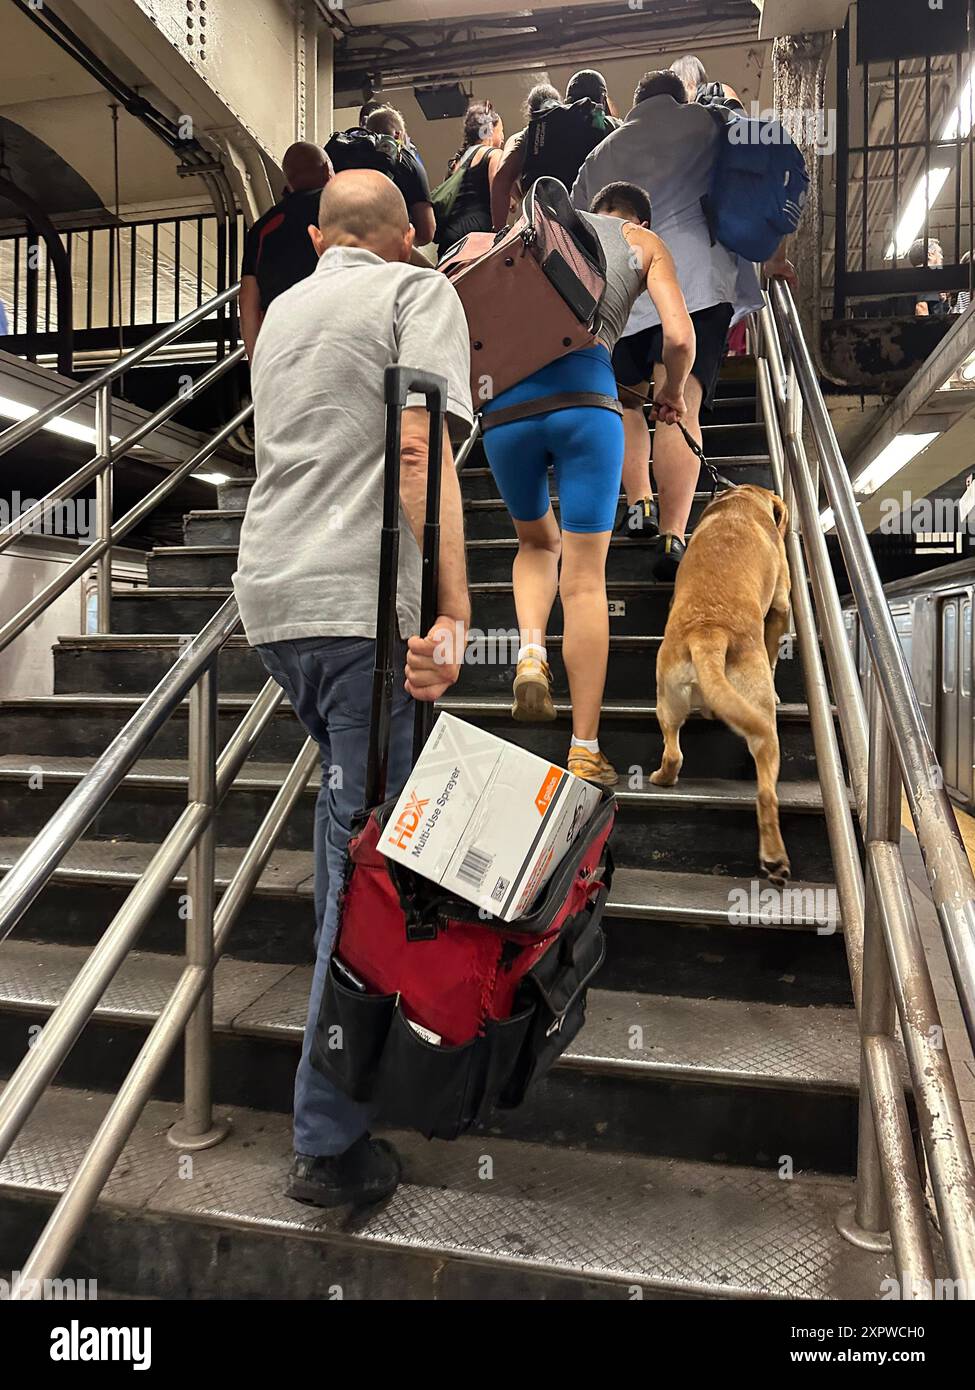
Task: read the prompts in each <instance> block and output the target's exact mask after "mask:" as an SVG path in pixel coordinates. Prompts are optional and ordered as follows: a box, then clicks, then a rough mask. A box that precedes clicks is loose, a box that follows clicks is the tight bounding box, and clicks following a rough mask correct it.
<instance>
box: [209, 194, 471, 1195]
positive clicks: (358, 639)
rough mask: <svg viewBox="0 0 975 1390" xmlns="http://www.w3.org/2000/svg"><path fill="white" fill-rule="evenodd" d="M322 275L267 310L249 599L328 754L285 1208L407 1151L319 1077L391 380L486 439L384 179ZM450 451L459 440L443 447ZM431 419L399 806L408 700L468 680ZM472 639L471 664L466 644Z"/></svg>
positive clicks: (456, 558) (266, 649) (422, 437)
mask: <svg viewBox="0 0 975 1390" xmlns="http://www.w3.org/2000/svg"><path fill="white" fill-rule="evenodd" d="M309 231H310V235H311V239H312V242H313V244H314V247H315V250H316V252H317V253H318V255H319V256H320V260H319V261H318V263H317V266H316V269H315V271H314V272H313V274H312V275H310V276H309V277H308V279H307V280H305V281H303V282H302V283H301V284H300V285H296V286H295V287H294V288H293V289H290V290H287V291H286V292H285V293H284V294H282V295H280V296H279V297H278V298H277V299H276V300H275V301H274V303H273V304H272V305H271V307H270V310H269V312H268V314H267V317H266V318H265V321H264V325H263V328H262V330H261V335H260V339H259V341H258V344H257V349H256V351H255V354H254V361H253V367H252V373H251V383H252V389H253V396H254V427H255V457H256V466H257V480H256V482H255V483H254V487H253V489H252V491H251V496H250V500H249V502H248V504H247V512H246V514H245V517H244V523H243V526H242V528H241V535H240V553H239V558H238V565H237V572H236V574H235V575H234V589H235V591H236V594H237V601H238V603H239V605H240V613H241V618H242V620H243V624H244V630H245V632H246V634H247V639H248V641H249V642H250V643H251V645H252V646H254V647H255V648H256V649H257V651H258V653H259V655H260V658H261V661H262V662H263V663H264V666H265V667H266V669H267V670H268V672H269V673H270V674H271V675H272V676H273V677H274V679H275V680H276V681H277V682H278V684H279V685H281V686H282V688H283V689H284V691H285V693H286V695H287V696H288V699H289V700H290V702H291V704H292V706H293V708H294V711H295V713H296V714H297V716H298V718H299V719H300V721H301V723H302V724H303V725H304V727H305V728H306V729H307V731H308V732H309V733H310V734H311V736H312V737H313V738H314V739H316V741H317V742H318V744H319V746H320V748H321V763H322V781H321V790H320V791H319V794H318V801H317V805H316V810H315V843H314V848H315V917H316V924H317V933H316V946H317V955H316V962H315V970H314V974H313V977H312V985H311V997H310V999H309V1004H308V1020H307V1024H306V1028H305V1037H304V1044H303V1047H302V1053H301V1061H300V1064H299V1066H298V1075H297V1078H296V1081H295V1114H294V1145H295V1161H294V1165H293V1167H292V1170H291V1175H290V1178H289V1183H288V1188H287V1191H288V1195H289V1196H291V1197H293V1198H295V1199H296V1200H297V1201H301V1202H310V1203H313V1204H314V1205H317V1206H326V1207H327V1206H340V1205H343V1204H345V1203H355V1204H358V1203H363V1202H374V1201H379V1200H380V1199H381V1198H383V1197H385V1196H388V1195H389V1193H390V1192H392V1191H393V1189H394V1188H395V1187H396V1184H397V1182H398V1181H399V1172H400V1168H399V1161H398V1158H397V1156H396V1153H395V1150H393V1149H392V1147H391V1146H390V1145H389V1144H387V1143H385V1142H384V1141H382V1140H376V1139H371V1138H370V1137H369V1134H368V1123H369V1119H370V1111H369V1109H368V1108H367V1107H366V1106H363V1105H360V1104H358V1103H356V1102H354V1101H352V1100H350V1099H349V1098H348V1097H347V1096H345V1095H344V1094H343V1093H342V1092H341V1091H339V1090H338V1089H337V1088H336V1087H335V1086H333V1085H332V1084H331V1083H330V1082H329V1081H326V1079H325V1078H324V1077H323V1076H322V1075H321V1074H320V1073H319V1072H317V1071H315V1070H314V1068H313V1067H312V1065H311V1061H310V1053H311V1045H312V1041H313V1038H314V1034H315V1027H316V1024H317V1021H318V1012H319V1007H320V1003H321V997H322V991H323V988H324V983H325V974H326V970H327V968H328V962H329V957H330V955H331V951H332V945H333V943H334V939H335V934H336V930H337V927H338V895H339V889H340V887H341V884H342V877H343V871H344V866H345V857H346V850H347V846H348V841H349V836H350V833H351V830H352V822H353V818H354V817H355V816H356V814H357V813H358V812H359V811H360V810H362V809H363V801H364V797H365V789H364V784H365V770H366V768H365V765H366V751H367V746H368V742H369V720H370V710H371V692H372V679H373V667H374V665H375V649H376V642H375V638H376V606H377V602H378V589H379V548H380V527H381V519H382V499H383V477H384V438H385V404H384V399H383V376H384V371H385V368H386V367H388V366H392V365H397V364H399V365H403V366H407V367H417V368H422V369H423V370H424V371H426V372H431V373H436V374H438V375H440V376H443V377H446V379H447V384H448V391H447V419H448V423H450V424H452V425H453V426H454V427H455V428H456V429H458V430H459V431H462V432H464V433H466V432H467V431H468V430H469V429H470V427H471V424H472V420H473V416H472V412H471V397H470V385H469V374H470V347H469V341H468V333H467V321H466V319H465V317H464V311H463V309H462V308H461V304H460V300H459V299H458V298H457V295H456V293H455V291H454V289H453V286H452V285H451V284H450V283H449V281H448V280H447V279H445V277H444V276H442V275H439V274H438V273H437V272H436V271H435V270H433V269H430V268H427V269H420V268H419V267H417V266H414V265H411V264H409V260H410V254H411V251H412V248H413V238H414V233H413V228H412V227H411V226H410V223H409V219H408V217H407V212H406V204H405V203H404V202H403V198H402V196H401V194H400V193H399V191H398V190H397V189H396V188H395V187H394V185H393V184H392V183H391V182H390V180H389V179H388V178H387V177H386V176H385V174H381V173H379V172H378V171H377V170H367V169H353V170H348V171H347V172H344V173H340V174H337V175H336V176H335V177H334V178H333V179H332V180H331V181H330V182H329V184H328V186H327V187H326V189H325V192H324V193H323V195H322V199H321V209H320V213H319V221H318V226H317V227H311V228H309ZM445 436H446V429H445ZM427 453H428V416H427V412H426V410H425V409H424V407H423V398H422V396H413V397H411V398H410V399H409V400H408V402H407V409H406V410H405V411H404V412H403V419H402V446H401V450H400V464H401V479H400V501H401V529H402V540H401V544H400V560H399V588H398V599H397V611H398V618H399V646H398V651H397V654H396V659H397V660H398V662H399V663H400V664H401V667H402V669H403V671H404V675H405V681H404V682H403V683H401V684H400V685H399V687H398V689H397V690H396V691H395V693H394V698H393V709H392V717H391V724H392V734H391V742H390V748H389V764H388V774H387V788H386V790H387V793H388V794H389V795H390V796H394V795H398V793H399V791H400V790H401V788H402V786H403V783H404V782H405V780H406V777H407V775H408V773H409V770H410V765H411V751H412V748H411V735H412V725H413V701H414V700H437V699H439V698H440V696H441V695H442V694H443V693H444V691H445V690H447V689H448V688H449V687H450V686H451V685H452V684H453V682H454V681H455V680H456V679H457V676H458V674H459V662H460V661H461V660H462V657H463V643H464V640H465V639H464V637H463V634H464V633H465V632H466V628H467V624H468V623H469V620H470V606H469V600H468V593H467V576H466V568H465V558H464V529H463V518H462V512H461V498H460V487H459V484H458V481H457V474H456V472H455V469H454V466H453V459H452V456H451V449H450V441H449V438H447V437H445V439H444V450H443V481H442V486H443V501H442V506H441V514H440V525H441V538H440V573H439V594H438V612H439V614H440V616H439V617H438V618H437V620H436V622H435V623H434V625H433V627H432V628H431V629H430V631H429V632H426V633H421V632H420V631H419V618H420V575H421V554H420V545H421V539H422V534H423V521H424V508H425V498H426V473H427ZM458 640H459V642H460V646H455V645H453V644H454V643H455V642H457V641H458Z"/></svg>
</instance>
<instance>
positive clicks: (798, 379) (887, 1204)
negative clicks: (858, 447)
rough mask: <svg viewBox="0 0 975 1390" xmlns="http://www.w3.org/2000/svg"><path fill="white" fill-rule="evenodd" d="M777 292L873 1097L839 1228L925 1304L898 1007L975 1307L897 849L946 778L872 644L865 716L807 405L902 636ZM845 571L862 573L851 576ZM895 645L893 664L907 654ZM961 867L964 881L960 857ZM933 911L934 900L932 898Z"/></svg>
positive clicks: (855, 548) (959, 1143) (855, 545)
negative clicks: (906, 730) (809, 451)
mask: <svg viewBox="0 0 975 1390" xmlns="http://www.w3.org/2000/svg"><path fill="white" fill-rule="evenodd" d="M772 294H773V297H774V301H775V314H774V315H773V314H772V313H770V312H769V309H768V306H766V309H765V311H764V312H763V315H762V325H761V326H762V335H761V336H762V338H763V340H764V344H765V349H764V350H765V352H766V356H767V358H768V361H765V360H760V361H759V364H758V372H759V394H760V398H761V401H762V408H763V415H764V418H765V421H766V426H767V430H768V435H769V450H770V457H771V460H772V465H773V472H775V474H776V482H777V485H782V486H785V485H786V484H789V485H790V496H789V499H788V500H789V501H790V502H794V503H795V504H797V505H796V510H797V512H798V521H799V523H800V525H801V533H802V541H803V546H802V547H800V546H799V543H798V537H796V536H795V535H790V536H789V537H788V538H787V542H786V544H787V550H788V555H789V561H790V565H791V567H792V578H793V611H794V614H795V619H796V628H797V634H798V636H799V639H800V646H801V650H802V655H803V664H804V669H805V673H806V676H807V691H808V696H809V704H810V718H811V723H812V727H813V737H814V741H815V747H816V755H817V763H818V767H819V772H820V781H821V784H822V787H823V798H824V807H825V809H826V813H827V829H828V833H829V838H830V846H831V849H832V852H833V858H834V864H835V868H836V876H837V889H838V892H839V895H840V900H841V906H842V912H843V920H844V933H845V935H846V938H847V940H846V947H847V955H848V959H849V963H850V975H851V981H852V984H853V992H854V1000H855V1003H856V1007H857V1015H858V1021H859V1027H860V1036H861V1094H862V1096H863V1097H864V1099H865V1100H866V1101H867V1102H868V1103H866V1104H861V1107H860V1136H859V1157H858V1165H857V1199H856V1203H855V1206H854V1207H853V1208H851V1209H849V1210H847V1211H845V1212H843V1213H842V1214H841V1216H840V1217H839V1218H838V1222H837V1224H838V1225H839V1227H840V1229H841V1230H842V1231H843V1233H844V1235H846V1236H847V1238H848V1239H850V1240H851V1241H853V1242H854V1243H856V1244H860V1245H866V1246H867V1247H868V1248H871V1249H878V1248H882V1245H883V1243H884V1239H885V1237H884V1232H885V1231H886V1230H887V1229H888V1228H889V1231H890V1242H891V1244H892V1246H893V1249H894V1253H895V1258H896V1262H897V1268H898V1272H899V1275H900V1277H901V1280H902V1288H904V1287H905V1286H906V1289H907V1296H910V1297H913V1298H925V1297H926V1298H930V1297H931V1296H932V1293H931V1289H932V1286H933V1270H934V1259H933V1253H932V1249H931V1241H930V1235H929V1231H928V1223H927V1221H926V1215H925V1204H924V1183H923V1180H922V1175H921V1173H920V1171H919V1168H918V1164H917V1159H916V1157H915V1155H914V1153H913V1148H912V1143H911V1135H910V1127H909V1124H908V1121H907V1115H906V1109H905V1107H904V1101H903V1090H902V1083H901V1079H900V1072H899V1065H898V1055H899V1054H898V1048H897V1045H896V1041H895V1006H896V1013H897V1016H898V1017H899V1019H900V1029H901V1037H902V1039H903V1044H904V1051H905V1053H906V1056H907V1061H908V1066H909V1070H910V1074H911V1079H912V1083H913V1088H914V1095H915V1099H916V1103H917V1107H918V1114H919V1119H920V1129H921V1138H922V1143H923V1147H924V1152H925V1156H926V1158H927V1163H928V1166H929V1168H930V1173H931V1182H932V1189H933V1193H934V1198H935V1202H936V1205H937V1208H938V1214H939V1217H940V1225H941V1232H942V1235H943V1238H944V1244H945V1251H946V1255H947V1258H948V1262H949V1265H950V1267H951V1270H952V1273H953V1275H954V1277H955V1278H957V1279H959V1280H961V1281H962V1285H961V1287H962V1289H963V1293H962V1296H963V1297H968V1298H975V1165H973V1162H972V1155H971V1149H970V1145H969V1143H968V1137H967V1132H966V1128H965V1123H964V1116H963V1113H962V1111H961V1106H960V1103H959V1099H958V1092H957V1087H956V1084H955V1079H954V1075H953V1072H952V1069H951V1063H950V1060H949V1058H948V1055H947V1052H946V1051H945V1049H944V1048H943V1046H940V1045H939V1039H940V1038H941V1037H942V1036H943V1030H942V1028H941V1021H940V1015H939V1011H938V1005H937V1000H936V998H935V995H934V990H933V988H932V985H931V979H930V973H929V970H928V965H927V960H926V957H925V954H924V949H923V946H922V944H921V940H920V935H919V932H918V926H917V920H916V915H915V911H914V905H913V901H912V899H911V896H910V888H909V885H908V882H907V877H906V873H905V870H904V865H903V861H902V859H901V855H900V844H899V838H900V790H901V781H902V779H903V781H904V782H905V784H907V783H909V781H910V779H911V777H912V776H913V777H914V779H915V783H919V782H922V781H924V782H926V783H927V784H928V785H931V786H934V785H935V784H936V782H937V779H936V778H934V777H932V776H931V771H932V769H933V768H934V767H936V766H937V764H936V761H935V759H934V754H933V750H930V748H929V762H928V764H927V772H926V776H924V777H922V776H921V774H922V773H923V772H924V768H923V767H918V766H916V765H914V764H913V763H912V749H911V747H910V745H909V743H908V741H907V740H906V739H905V737H904V735H903V730H902V728H901V727H900V725H899V724H898V722H897V717H896V715H895V717H892V716H891V712H890V711H891V708H893V709H894V710H895V711H897V712H898V713H899V710H900V705H899V703H898V702H896V701H893V702H892V704H891V705H888V704H887V700H886V697H885V699H884V702H883V704H881V701H880V699H879V698H878V697H877V695H876V692H877V691H878V690H879V691H880V693H881V694H882V693H883V688H884V684H885V682H884V681H883V680H882V679H879V676H880V672H881V669H882V663H883V660H884V655H885V654H884V652H883V649H882V647H881V646H880V645H879V644H877V643H874V644H873V645H872V646H871V655H872V658H873V662H874V670H875V671H877V673H878V682H875V683H874V691H875V698H874V700H873V704H872V708H871V711H870V719H869V725H868V723H867V717H866V711H865V709H864V704H863V697H862V691H861V688H860V685H859V681H858V680H857V678H856V674H855V670H854V669H853V668H852V658H851V655H850V651H849V646H848V644H847V641H846V634H845V630H844V629H843V627H842V623H841V622H840V623H837V621H836V614H837V612H838V606H839V599H838V594H837V590H836V584H835V580H834V578H833V574H832V568H831V566H830V563H829V557H828V553H827V551H826V547H825V543H824V540H823V536H822V529H821V527H820V524H819V514H818V506H817V501H818V499H817V496H816V488H815V486H814V483H813V478H812V469H811V466H810V464H809V460H808V459H807V457H806V454H805V450H804V448H803V445H802V440H801V437H800V430H801V423H800V411H801V407H802V406H805V407H806V409H807V411H808V418H809V421H810V425H811V429H812V434H813V438H814V441H815V444H816V452H817V454H818V456H819V462H820V464H821V465H822V469H823V474H824V477H825V480H826V486H827V491H828V493H829V494H830V501H831V502H832V503H833V505H834V511H835V514H836V516H837V517H839V516H840V515H841V512H842V517H843V520H842V525H843V526H844V528H845V529H846V532H847V543H846V544H845V545H844V554H845V556H846V557H847V564H848V566H849V565H850V563H851V562H850V556H851V555H853V556H855V557H856V563H858V564H859V565H860V567H861V568H860V569H859V571H858V574H857V578H858V581H859V582H858V583H857V584H855V585H854V593H855V595H856V598H857V603H858V606H859V605H860V604H861V602H863V603H868V602H869V603H870V604H873V598H874V595H876V596H877V597H878V599H879V604H880V605H882V608H883V613H882V614H879V613H876V612H873V613H872V617H873V622H874V626H873V628H872V629H871V630H872V631H874V632H875V633H876V631H877V629H878V628H879V627H882V626H883V618H884V617H886V619H887V623H888V625H889V626H890V631H891V635H892V637H893V641H894V643H895V644H896V636H894V635H893V625H892V622H891V620H890V615H889V612H888V610H887V607H886V602H885V601H884V599H883V594H882V589H881V585H880V580H879V576H878V575H877V573H876V569H875V567H874V563H873V559H872V556H871V554H870V550H869V546H868V545H867V542H866V537H865V534H864V532H863V528H862V525H861V523H860V519H859V516H858V514H857V511H856V507H855V504H854V503H853V500H852V488H851V487H850V483H849V478H848V476H847V473H846V469H845V466H844V465H843V460H842V456H841V455H840V453H839V447H838V445H837V443H836V437H835V434H834V433H833V431H832V427H831V425H830V423H829V416H828V413H827V411H826V407H825V402H824V400H823V397H822V394H821V392H820V389H819V382H818V379H817V377H816V375H815V372H814V370H813V368H812V363H811V359H810V358H809V354H808V350H807V349H806V345H805V340H804V338H803V336H802V330H801V327H800V325H799V321H798V316H797V315H796V314H795V305H794V303H793V301H792V296H791V293H790V292H789V291H788V289H787V287H786V286H784V285H783V284H781V283H780V282H775V283H774V284H773V289H772ZM783 320H784V322H785V324H786V327H787V329H788V331H787V332H786V335H785V336H786V348H785V355H783V352H782V347H781V343H780V340H779V336H778V325H779V323H780V322H782V321H783ZM770 363H771V367H770ZM783 369H784V370H783ZM773 372H774V377H773ZM800 396H801V399H800ZM780 423H781V427H782V433H780ZM785 460H787V462H788V472H787V473H786V471H785V468H784V466H783V464H784V461H785ZM844 488H845V489H846V491H847V492H848V493H849V501H850V507H849V508H846V509H841V507H839V506H837V505H836V503H837V500H838V498H839V496H840V493H841V492H842V491H843V490H844ZM792 525H793V527H794V525H795V518H794V519H793V522H792ZM857 532H858V533H859V534H858V535H857V534H856V533H857ZM806 558H808V560H809V562H810V571H809V576H808V577H809V579H810V580H811V588H812V591H813V597H814V599H815V602H816V608H817V611H818V613H819V617H820V623H821V626H822V635H823V646H824V649H825V652H826V657H827V662H828V664H829V669H830V679H831V681H832V683H833V688H834V690H835V691H836V692H837V700H838V704H839V713H840V728H841V732H842V735H843V741H844V746H845V750H846V754H847V764H848V766H849V768H850V774H851V776H850V780H851V784H852V785H853V788H854V801H855V803H856V809H857V813H858V817H859V819H860V823H861V826H862V827H863V835H864V842H865V846H866V865H867V870H868V874H867V877H866V880H864V877H863V871H862V869H861V865H860V858H859V854H858V852H857V850H856V845H855V841H854V840H853V837H852V827H851V826H850V816H849V803H848V801H847V791H846V783H845V779H844V778H843V776H842V768H841V765H840V763H839V754H838V747H837V745H836V735H835V729H834V728H833V724H832V716H831V712H830V710H829V705H828V701H827V698H826V688H825V680H824V678H823V673H822V662H821V658H820V655H819V644H818V640H817V638H816V634H815V623H814V619H813V616H812V612H811V607H810V603H809V593H808V590H807V589H806V577H807V576H806V568H805V559H806ZM850 577H851V580H853V578H854V575H853V573H852V572H851V576H850ZM873 606H874V607H876V605H873ZM862 611H863V610H862V609H861V612H862ZM865 626H866V624H865ZM896 651H897V654H898V656H899V655H900V648H899V646H896ZM886 674H887V676H888V680H887V681H886V684H887V686H888V687H889V691H890V692H894V691H896V690H897V688H898V685H899V684H900V685H902V686H903V692H902V693H903V697H904V698H905V699H906V701H907V703H908V704H909V703H910V702H911V700H912V699H913V696H912V691H911V687H910V685H909V682H908V681H907V677H906V671H905V670H904V668H903V664H902V663H901V665H900V667H899V668H898V667H897V666H896V665H895V666H894V667H893V670H892V671H891V670H888V671H887V673H886ZM915 708H916V704H915ZM827 725H828V727H827ZM868 729H869V733H868ZM895 751H896V755H897V756H896V760H895V759H894V753H895ZM898 766H899V769H900V770H899V771H898ZM944 801H945V807H944V810H945V817H946V819H947V821H948V822H949V824H948V825H947V826H941V827H939V826H938V821H937V816H936V815H932V814H928V815H927V816H926V817H924V818H921V819H919V818H918V817H915V824H916V826H917V829H918V839H919V841H922V832H923V834H924V836H925V839H924V841H923V842H922V848H923V850H924V854H925V860H926V863H928V865H929V868H928V872H929V875H930V874H931V872H932V868H931V864H932V863H934V864H938V863H943V862H944V860H945V858H946V850H950V845H949V846H946V845H945V844H944V843H943V836H944V833H945V831H947V834H948V839H949V840H951V839H952V836H951V828H952V827H953V826H954V815H953V812H952V811H951V808H950V804H949V803H947V798H944ZM939 835H940V836H941V838H940V839H939V838H938V837H939ZM932 856H935V857H934V858H933V859H932ZM948 857H949V858H950V856H948ZM964 868H965V870H966V871H967V874H968V878H969V880H971V871H970V868H969V866H968V864H967V859H966V860H965V864H964ZM941 891H942V893H943V891H944V890H943V889H942V890H941ZM935 902H936V903H938V896H937V895H936V896H935ZM939 907H940V904H939ZM939 918H940V921H941V924H942V930H943V932H944V934H945V937H946V940H947V938H948V936H949V933H950V929H952V928H957V925H958V924H957V920H954V919H953V920H952V921H950V922H949V921H946V915H945V913H944V912H942V911H940V910H939ZM956 985H957V987H958V993H959V996H961V995H962V994H963V990H964V977H962V980H959V978H958V976H957V975H956Z"/></svg>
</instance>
